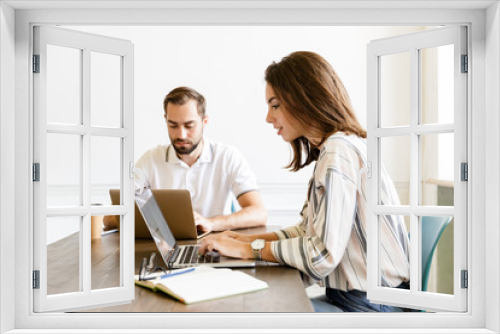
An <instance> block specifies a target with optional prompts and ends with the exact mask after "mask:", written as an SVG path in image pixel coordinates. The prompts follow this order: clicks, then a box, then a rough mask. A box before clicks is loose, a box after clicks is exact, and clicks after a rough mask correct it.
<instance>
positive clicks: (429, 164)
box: [420, 133, 455, 206]
mask: <svg viewBox="0 0 500 334" xmlns="http://www.w3.org/2000/svg"><path fill="white" fill-rule="evenodd" d="M420 137H421V138H420V140H421V162H420V163H421V171H422V196H421V198H422V200H421V205H433V206H434V205H438V206H453V182H454V177H455V166H454V156H455V155H454V147H455V145H454V134H453V133H443V134H432V135H421V136H420Z"/></svg>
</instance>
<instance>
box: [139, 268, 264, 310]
mask: <svg viewBox="0 0 500 334" xmlns="http://www.w3.org/2000/svg"><path fill="white" fill-rule="evenodd" d="M180 271H182V269H180ZM160 275H161V274H158V276H160ZM135 284H136V285H138V286H142V287H145V288H148V289H151V290H153V291H155V292H157V291H162V292H164V293H166V294H168V295H170V296H172V297H173V298H175V299H178V300H179V301H181V302H183V303H185V304H192V303H198V302H202V301H206V300H212V299H219V298H224V297H229V296H234V295H239V294H242V293H248V292H254V291H259V290H263V289H267V288H268V285H267V283H266V282H264V281H261V280H259V279H256V278H254V277H252V276H250V275H247V274H245V273H243V272H241V271H236V270H231V269H227V268H226V269H222V268H217V269H216V268H211V267H198V268H195V269H194V270H193V271H192V272H190V273H185V274H181V275H178V276H172V277H167V278H164V279H158V280H150V281H139V276H136V277H135Z"/></svg>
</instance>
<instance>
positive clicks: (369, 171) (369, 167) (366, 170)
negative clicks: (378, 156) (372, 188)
mask: <svg viewBox="0 0 500 334" xmlns="http://www.w3.org/2000/svg"><path fill="white" fill-rule="evenodd" d="M364 173H366V175H367V176H368V178H369V179H371V178H372V162H371V161H368V162H367V167H363V168H360V170H358V177H357V182H356V188H357V189H358V192H359V194H360V195H361V196H363V197H365V198H366V196H365V195H364V194H363V190H362V189H361V177H362V176H363V174H364Z"/></svg>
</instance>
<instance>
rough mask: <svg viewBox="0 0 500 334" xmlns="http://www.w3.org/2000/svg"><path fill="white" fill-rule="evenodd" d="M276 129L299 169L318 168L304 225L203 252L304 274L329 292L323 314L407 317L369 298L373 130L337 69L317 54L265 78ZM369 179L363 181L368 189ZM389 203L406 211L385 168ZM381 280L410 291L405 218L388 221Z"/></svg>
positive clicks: (293, 58)
mask: <svg viewBox="0 0 500 334" xmlns="http://www.w3.org/2000/svg"><path fill="white" fill-rule="evenodd" d="M265 80H266V83H267V86H266V101H267V104H268V114H267V118H266V121H267V122H268V123H271V124H272V125H273V127H274V128H275V129H276V130H277V131H278V135H280V136H281V137H282V138H283V140H285V141H286V142H288V143H290V144H291V146H292V148H293V158H292V161H291V163H290V165H289V166H288V168H290V169H291V170H292V171H297V170H300V169H301V168H303V167H305V166H307V165H309V164H310V163H312V162H315V163H316V165H315V168H314V173H313V176H312V179H311V181H310V183H309V191H308V195H307V200H306V202H305V205H304V207H303V209H302V213H301V216H302V221H301V222H300V223H299V224H298V225H296V226H292V227H288V228H285V229H283V230H280V231H277V232H270V233H265V234H256V235H243V234H240V233H236V232H230V231H227V232H224V233H222V234H219V235H214V236H211V237H208V238H206V239H205V240H203V243H202V247H201V252H202V253H205V252H207V251H211V250H217V251H219V252H220V253H221V254H222V255H227V256H233V257H240V258H254V257H255V258H262V260H265V261H272V262H280V263H282V264H286V265H289V266H291V267H295V268H297V269H299V270H300V271H301V272H302V273H304V274H305V275H303V276H304V277H305V278H306V279H307V280H309V282H319V283H320V285H321V286H325V287H326V290H325V296H322V298H319V299H317V300H314V299H313V300H312V301H313V305H314V307H315V309H316V311H329V312H332V311H333V312H335V311H339V312H345V311H374V312H387V311H401V309H400V308H397V307H391V306H385V305H379V304H372V303H370V302H369V301H368V299H366V287H367V265H366V255H367V254H366V239H367V237H366V231H367V226H366V224H367V221H366V198H365V197H364V196H363V195H361V194H359V193H358V192H357V191H356V176H357V172H358V170H359V169H360V168H362V167H364V166H365V165H366V131H365V130H363V129H362V127H361V126H360V124H359V122H358V120H357V119H356V116H355V114H354V111H353V109H352V106H351V103H350V100H349V96H348V94H347V92H346V90H345V88H344V86H343V84H342V82H341V81H340V79H339V77H338V76H337V74H336V72H335V71H334V70H333V68H332V67H331V65H330V64H329V63H328V62H327V61H326V60H325V59H324V58H322V57H321V56H319V55H317V54H315V53H313V52H303V51H301V52H294V53H292V54H290V55H289V56H287V57H285V58H283V59H282V60H281V61H280V62H278V63H273V64H271V65H270V66H269V67H268V68H267V70H266V73H265ZM365 186H366V178H363V179H362V187H363V188H365ZM381 200H382V202H383V203H382V204H386V205H398V204H399V199H398V195H397V193H396V190H395V188H394V185H393V183H392V181H391V179H390V178H389V176H388V175H387V173H386V172H385V170H384V169H382V176H381ZM381 231H382V244H383V247H384V251H385V252H383V256H384V258H383V259H381V274H382V277H381V282H382V285H383V286H388V287H399V288H408V281H409V260H408V256H409V250H408V243H409V241H408V234H407V232H406V228H405V225H404V222H403V220H402V219H401V217H397V216H381Z"/></svg>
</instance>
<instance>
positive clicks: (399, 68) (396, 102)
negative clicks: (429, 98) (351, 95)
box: [380, 52, 410, 127]
mask: <svg viewBox="0 0 500 334" xmlns="http://www.w3.org/2000/svg"><path fill="white" fill-rule="evenodd" d="M408 125H410V53H409V52H403V53H396V54H392V55H387V56H381V57H380V126H381V127H391V126H408Z"/></svg>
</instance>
